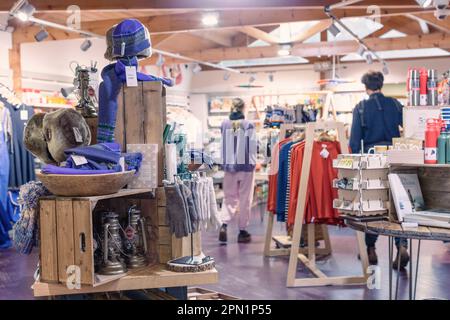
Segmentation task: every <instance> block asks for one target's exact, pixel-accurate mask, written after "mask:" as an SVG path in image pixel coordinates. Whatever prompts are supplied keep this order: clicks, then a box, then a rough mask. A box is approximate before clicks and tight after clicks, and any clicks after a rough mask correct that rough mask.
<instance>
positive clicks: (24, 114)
mask: <svg viewBox="0 0 450 320" xmlns="http://www.w3.org/2000/svg"><path fill="white" fill-rule="evenodd" d="M20 120H23V121H27V120H28V110H20Z"/></svg>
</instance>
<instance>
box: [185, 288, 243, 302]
mask: <svg viewBox="0 0 450 320" xmlns="http://www.w3.org/2000/svg"><path fill="white" fill-rule="evenodd" d="M188 300H241V299H240V298H237V297H234V296H230V295H227V294H224V293H220V292H216V291H212V290H208V289H203V288H189V289H188Z"/></svg>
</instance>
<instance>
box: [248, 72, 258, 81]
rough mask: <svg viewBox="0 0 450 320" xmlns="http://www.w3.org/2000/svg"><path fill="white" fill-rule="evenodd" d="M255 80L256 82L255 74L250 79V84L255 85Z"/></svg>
mask: <svg viewBox="0 0 450 320" xmlns="http://www.w3.org/2000/svg"><path fill="white" fill-rule="evenodd" d="M255 80H256V77H255V75H254V74H252V75H250V78H249V79H248V83H253V82H255Z"/></svg>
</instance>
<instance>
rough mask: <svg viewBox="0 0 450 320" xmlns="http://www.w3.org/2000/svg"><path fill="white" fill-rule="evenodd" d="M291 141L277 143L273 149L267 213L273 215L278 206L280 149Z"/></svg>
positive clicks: (285, 140)
mask: <svg viewBox="0 0 450 320" xmlns="http://www.w3.org/2000/svg"><path fill="white" fill-rule="evenodd" d="M290 140H291V139H289V138H288V139H284V140H281V141H280V142H278V143H276V144H275V145H274V147H273V152H272V159H271V160H272V161H271V164H270V168H269V192H268V197H267V211H269V212H271V213H272V214H275V213H276V205H277V181H278V169H279V154H280V148H281V147H282V146H283V145H284V144H285V143H287V142H289V141H290Z"/></svg>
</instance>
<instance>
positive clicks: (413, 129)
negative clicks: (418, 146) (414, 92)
mask: <svg viewBox="0 0 450 320" xmlns="http://www.w3.org/2000/svg"><path fill="white" fill-rule="evenodd" d="M440 117H441V110H440V107H404V108H403V129H404V136H405V138H411V139H419V140H425V127H426V122H427V119H431V118H435V119H438V118H440Z"/></svg>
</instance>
